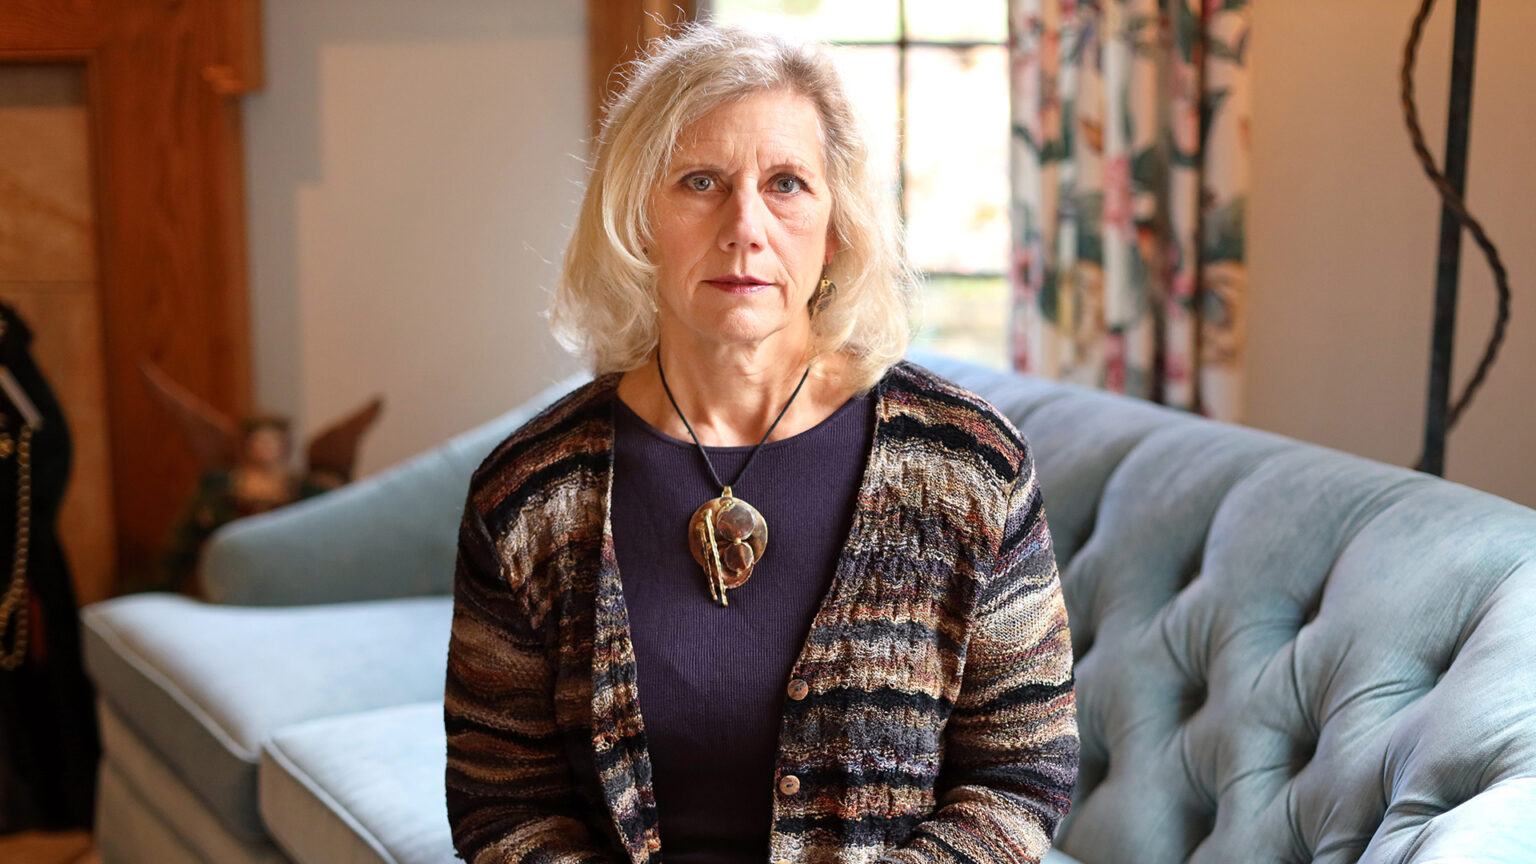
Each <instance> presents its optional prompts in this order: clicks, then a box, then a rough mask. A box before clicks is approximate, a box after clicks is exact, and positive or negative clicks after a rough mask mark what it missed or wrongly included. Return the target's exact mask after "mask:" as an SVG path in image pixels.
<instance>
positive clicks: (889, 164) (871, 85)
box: [832, 45, 899, 206]
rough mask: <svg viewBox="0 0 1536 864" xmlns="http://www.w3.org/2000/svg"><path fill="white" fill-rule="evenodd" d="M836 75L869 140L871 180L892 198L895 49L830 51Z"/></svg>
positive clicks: (859, 47)
mask: <svg viewBox="0 0 1536 864" xmlns="http://www.w3.org/2000/svg"><path fill="white" fill-rule="evenodd" d="M832 57H833V60H834V62H836V64H837V71H838V74H840V75H842V77H843V86H844V87H845V88H846V89H847V92H848V100H849V101H850V102H852V103H853V107H854V110H855V111H857V112H858V113H859V117H860V118H861V119H862V120H863V122H864V134H865V135H866V136H867V137H868V139H869V164H870V170H871V171H872V172H873V173H874V175H875V179H876V180H878V181H879V182H880V184H881V185H882V186H883V187H884V188H886V189H889V190H891V198H892V206H895V196H896V135H897V133H898V131H899V130H898V127H899V121H898V120H897V117H896V64H897V53H896V49H895V48H887V47H883V46H875V45H843V46H839V47H836V48H833V49H832Z"/></svg>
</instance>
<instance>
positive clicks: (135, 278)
mask: <svg viewBox="0 0 1536 864" xmlns="http://www.w3.org/2000/svg"><path fill="white" fill-rule="evenodd" d="M259 14H260V2H259V0H204V2H196V3H179V4H176V3H166V2H154V0H75V2H71V3H67V4H66V3H59V2H56V0H8V2H7V3H5V4H4V5H3V6H0V62H28V63H40V62H41V63H69V64H80V65H82V66H83V67H84V72H85V85H86V102H87V117H88V124H89V126H88V128H89V130H90V135H91V141H90V152H91V166H92V169H91V170H92V173H93V177H92V179H93V190H92V194H93V199H94V205H95V220H96V238H95V240H96V251H97V278H98V281H99V286H100V287H99V292H98V296H99V297H100V298H101V309H100V315H101V322H102V339H103V345H102V354H103V356H104V358H105V362H106V367H107V368H106V369H105V370H104V371H105V375H104V379H105V382H106V389H107V394H106V396H107V415H108V418H109V421H108V422H109V424H110V427H111V428H110V429H109V430H108V441H109V442H110V452H111V461H112V486H113V493H112V495H113V505H114V508H113V509H114V522H115V526H114V527H115V528H116V535H117V549H118V573H119V577H120V578H121V577H125V576H126V577H130V578H131V577H136V576H141V575H144V574H146V573H147V572H148V570H149V569H150V568H151V567H152V566H153V562H154V560H155V557H156V556H157V554H158V553H159V551H160V549H161V548H162V546H163V544H164V542H165V539H166V535H167V530H168V528H169V526H170V524H171V522H172V520H173V519H174V518H175V516H176V515H177V513H178V512H179V511H180V509H181V508H182V507H183V506H184V504H185V501H186V500H187V498H188V496H189V495H190V493H191V491H192V489H193V487H194V485H195V483H196V479H197V473H198V468H197V465H196V463H195V461H194V459H193V457H192V454H191V452H190V451H189V449H188V447H187V445H186V443H185V441H184V440H183V439H182V436H181V433H180V432H179V430H178V429H177V428H176V426H175V425H174V422H173V421H172V419H171V418H170V416H169V415H168V414H167V413H166V411H165V410H164V409H163V408H162V407H161V406H160V405H159V404H158V403H157V402H156V401H155V399H154V396H153V394H152V393H151V392H150V391H149V389H148V388H147V386H146V384H145V382H144V379H143V376H142V375H141V373H140V372H139V364H140V362H141V361H143V360H150V361H152V362H154V363H156V364H157V365H158V366H160V368H162V369H164V370H165V371H166V372H167V373H168V374H169V375H170V376H171V377H173V378H175V379H176V380H177V381H179V382H180V383H181V384H182V385H183V386H185V387H187V388H188V389H189V390H191V391H192V392H193V393H195V394H197V395H198V396H200V397H201V398H203V399H205V400H206V401H207V402H208V403H210V404H211V405H213V406H214V407H215V408H217V409H219V410H221V411H223V412H226V413H227V414H229V415H231V416H236V417H238V416H244V415H246V414H247V413H249V411H250V409H251V403H252V391H253V387H252V371H251V365H252V361H251V332H250V301H249V289H248V285H247V274H246V249H245V201H244V164H243V162H244V157H243V152H242V141H241V122H240V108H241V105H240V99H239V96H240V94H242V93H245V92H249V91H250V90H252V89H254V88H256V87H259V86H260V84H261V79H262V74H261V73H262V70H261V63H260V52H259V39H260V26H259ZM114 593H115V592H114Z"/></svg>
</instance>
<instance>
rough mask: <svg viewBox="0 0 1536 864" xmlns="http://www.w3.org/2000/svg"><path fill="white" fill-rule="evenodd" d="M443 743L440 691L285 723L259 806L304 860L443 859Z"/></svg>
mask: <svg viewBox="0 0 1536 864" xmlns="http://www.w3.org/2000/svg"><path fill="white" fill-rule="evenodd" d="M446 749H447V743H446V741H445V740H444V737H443V704H442V702H441V701H437V702H423V703H420V704H417V705H402V706H400V707H396V708H384V709H381V710H378V711H371V712H369V713H367V714H361V715H353V716H350V717H328V718H325V719H322V720H313V721H310V722H308V723H302V724H299V725H297V726H290V727H288V728H285V729H281V730H279V731H278V732H277V733H276V734H274V735H273V736H272V738H271V739H270V740H269V741H268V742H267V743H266V745H265V746H264V747H263V748H262V754H261V784H260V785H261V815H262V817H263V818H264V819H265V820H266V823H267V827H268V829H269V830H270V831H271V832H272V836H273V838H275V839H276V840H277V843H278V845H279V846H281V847H282V849H283V851H284V852H286V853H288V855H289V856H291V857H292V858H293V860H294V861H297V862H299V864H445V862H449V861H453V860H454V851H453V843H452V838H451V837H450V834H449V830H448V811H447V806H446V804H445V803H444V797H443V756H444V753H445V751H446ZM1045 864H1077V862H1076V861H1075V860H1074V859H1072V858H1070V857H1068V856H1067V855H1066V854H1065V853H1063V852H1061V851H1059V850H1052V851H1051V852H1050V853H1049V854H1048V855H1046V858H1045Z"/></svg>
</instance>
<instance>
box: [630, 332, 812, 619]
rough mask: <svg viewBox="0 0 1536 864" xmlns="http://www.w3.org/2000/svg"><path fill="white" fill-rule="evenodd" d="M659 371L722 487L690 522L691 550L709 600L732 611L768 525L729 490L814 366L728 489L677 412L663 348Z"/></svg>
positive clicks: (759, 556)
mask: <svg viewBox="0 0 1536 864" xmlns="http://www.w3.org/2000/svg"><path fill="white" fill-rule="evenodd" d="M656 371H657V372H658V373H660V375H661V389H662V390H664V391H666V394H667V401H668V402H671V403H672V410H673V411H676V412H677V419H679V420H681V421H683V428H684V429H687V430H688V436H689V437H690V438H692V439H693V444H694V446H695V447H697V448H699V455H700V456H703V457H704V467H705V468H707V469H709V476H710V479H712V480H714V481H715V485H716V486H719V487H720V497H718V498H711V499H710V500H708V501H705V502H704V503H703V504H701V505H700V506H699V509H697V510H695V511H694V512H693V517H692V518H691V519H689V520H688V548H689V549H690V550H691V551H692V552H693V560H695V561H697V562H699V566H700V567H703V568H704V577H705V580H706V581H707V582H708V583H709V597H710V599H711V600H714V601H715V602H716V603H719V604H720V605H721V606H729V605H731V604H730V601H729V600H727V599H726V597H725V591H726V589H727V588H739V587H741V585H743V584H745V583H746V581H747V580H748V579H750V578H752V568H754V567H756V566H757V562H759V561H761V560H763V552H764V550H766V549H767V548H768V523H767V522H765V521H763V514H761V513H759V512H757V508H756V507H753V506H752V505H751V504H748V503H747V502H745V501H743V500H741V499H740V498H737V497H735V496H734V495H732V494H731V486H734V485H735V484H737V483H740V482H741V478H742V477H743V476H744V475H745V474H746V473H747V469H748V468H750V467H752V460H754V459H756V458H757V452H758V451H759V450H761V449H763V445H764V444H766V443H768V436H769V435H772V434H773V430H775V429H777V428H778V427H779V421H780V420H783V419H784V415H785V414H787V413H789V406H791V405H793V404H795V397H796V396H799V395H800V388H802V387H804V386H805V379H806V378H809V377H810V375H811V367H810V365H809V364H807V365H806V367H805V373H804V374H803V375H801V376H800V383H799V384H796V385H795V392H793V393H791V394H789V401H788V402H785V403H784V408H783V409H782V410H780V411H779V416H778V417H775V418H774V420H773V424H772V425H770V426H769V427H768V431H767V432H764V433H763V438H762V440H761V441H758V442H757V446H755V447H753V448H752V452H751V453H749V454H747V461H746V462H745V463H744V464H743V465H742V466H741V470H740V471H737V472H736V479H735V480H734V481H732V482H731V483H730V484H727V483H724V482H722V481H721V480H720V475H719V474H718V473H716V472H715V465H714V463H713V462H711V461H709V453H708V452H706V451H705V450H704V444H703V442H701V441H700V440H699V436H698V433H696V432H694V431H693V426H692V425H691V424H690V423H689V422H688V418H687V417H684V416H683V409H681V408H679V407H677V399H676V398H674V397H673V396H672V388H671V387H668V386H667V373H666V372H665V371H664V370H663V369H662V368H661V349H660V348H658V349H656Z"/></svg>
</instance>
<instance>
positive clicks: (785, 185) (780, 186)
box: [773, 174, 805, 195]
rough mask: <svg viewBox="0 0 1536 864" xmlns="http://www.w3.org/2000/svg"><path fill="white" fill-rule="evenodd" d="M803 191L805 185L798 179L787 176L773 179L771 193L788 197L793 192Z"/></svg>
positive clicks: (781, 175)
mask: <svg viewBox="0 0 1536 864" xmlns="http://www.w3.org/2000/svg"><path fill="white" fill-rule="evenodd" d="M804 189H805V183H803V182H801V180H800V178H799V177H792V176H790V175H788V174H780V175H779V176H778V177H775V178H773V191H775V192H780V193H783V194H785V195H790V194H793V193H795V192H801V191H804Z"/></svg>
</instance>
